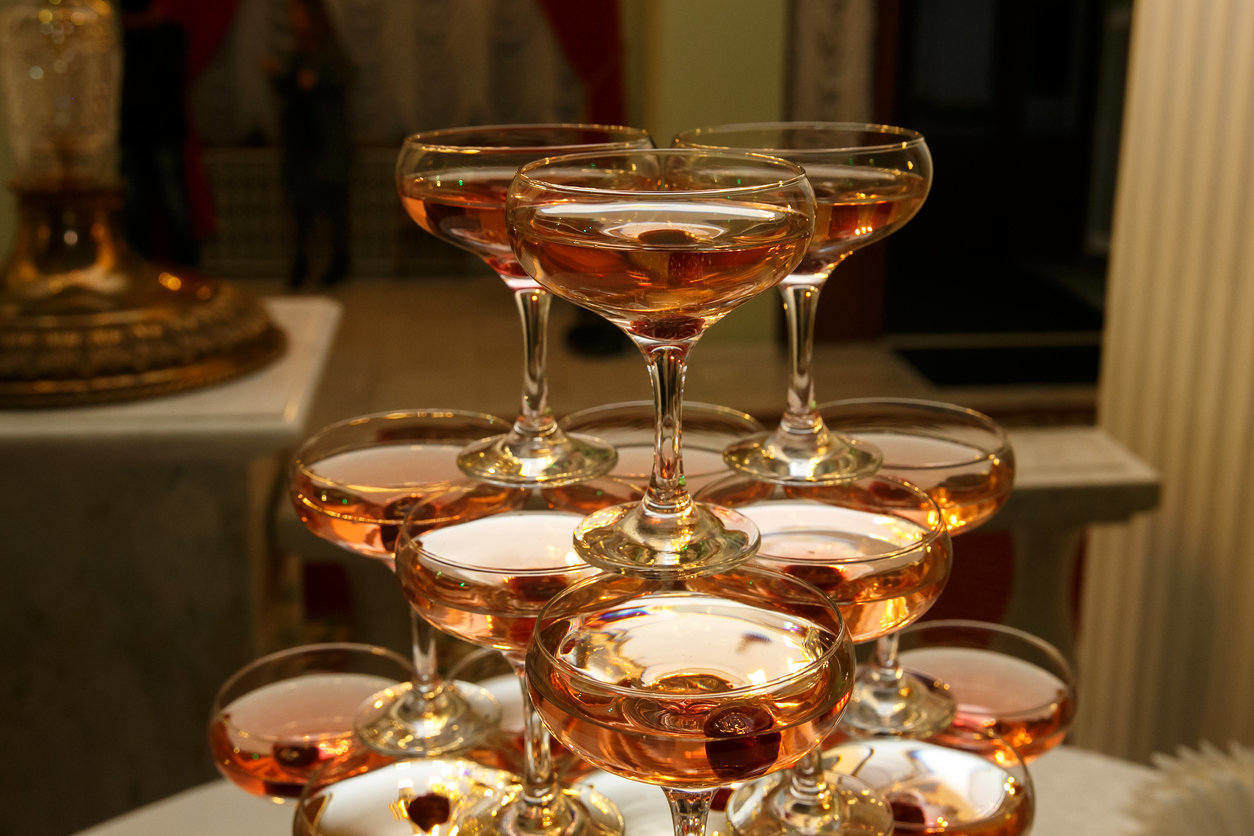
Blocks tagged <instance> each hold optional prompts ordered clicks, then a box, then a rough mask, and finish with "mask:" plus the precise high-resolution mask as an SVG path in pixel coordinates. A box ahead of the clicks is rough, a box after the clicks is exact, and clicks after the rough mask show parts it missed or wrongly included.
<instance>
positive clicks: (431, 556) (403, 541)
mask: <svg viewBox="0 0 1254 836" xmlns="http://www.w3.org/2000/svg"><path fill="white" fill-rule="evenodd" d="M602 478H603V477H602ZM576 484H578V483H576ZM414 513H416V510H415V511H412V512H410V516H407V517H406V518H405V521H404V522H403V523H401V526H400V530H399V531H397V533H396V549H395V553H396V559H397V561H400V560H402V559H403V558H402V556H403V555H404V554H407V553H409V552H411V551H413V552H417V553H418V555H419V557H418V559H417V565H418V566H424V565H425V564H427V563H434V564H436V565H437V567H439V568H443V569H448V570H452V571H458V572H475V573H476V574H482V575H509V576H511V577H541V576H544V575H557V574H562V572H561V571H560V570H561V569H562V568H563V567H559V566H557V565H556V564H555V565H553V566H548V567H538V568H534V567H533V568H527V569H519V568H507V567H502V566H479V565H476V564H473V563H462V562H457V561H455V560H453V559H450V558H448V557H444V556H442V555H439V554H436V553H435V552H433V551H431V550H429V549H428V548H427V547H426V546H425V545H423V542H422V536H421V535H416V534H414V533H413V532H412V530H411V529H412V528H414V527H415V526H416V525H418V523H419V522H421V523H422V524H424V525H425V523H426V522H427V521H426V520H422V521H414V523H412V524H411V522H410V517H412V516H413V514H414ZM539 514H547V515H561V516H565V517H571V518H572V519H574V520H575V525H578V524H579V521H581V520H583V519H584V517H585V515H584V514H579V513H576V512H574V511H563V510H558V509H555V508H536V509H531V510H528V509H516V510H512V511H502V512H501V513H499V514H489V515H487V516H485V517H478V518H476V519H473V520H466V521H465V522H459V523H456V524H455V525H445V526H441V527H440V528H439V529H438V530H440V531H449V530H452V529H455V528H461V527H462V526H467V525H473V524H474V523H478V522H483V521H485V520H499V519H501V518H502V517H517V516H523V515H526V516H536V515H539ZM429 531H431V529H429V528H424V530H423V531H422V534H427V533H428V532H429ZM571 531H572V533H573V532H574V527H572V528H571ZM574 550H575V547H574V544H573V543H572V544H571V546H570V552H568V553H573V552H574ZM580 562H581V563H582V565H578V564H577V565H573V566H572V565H571V564H569V563H567V564H564V569H565V571H567V572H582V571H584V570H586V569H592V570H593V571H596V572H598V573H599V572H600V571H601V570H599V569H597V568H596V567H595V566H593V565H592V564H591V563H587V562H583V560H582V558H581V560H580Z"/></svg>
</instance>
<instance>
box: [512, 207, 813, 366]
mask: <svg viewBox="0 0 1254 836" xmlns="http://www.w3.org/2000/svg"><path fill="white" fill-rule="evenodd" d="M515 221H516V226H517V229H516V233H517V236H516V245H517V247H518V256H519V260H520V261H521V262H522V265H523V267H524V268H525V269H526V271H527V273H529V274H530V275H532V276H534V277H535V278H536V280H537V281H538V282H539V283H540V284H541V285H543V286H544V287H545V288H547V289H548V290H550V291H552V292H553V293H555V294H557V295H559V296H561V297H563V298H565V299H568V300H570V301H572V302H574V303H576V304H578V305H583V306H584V307H587V308H591V309H592V310H594V311H596V312H597V313H599V314H601V315H602V316H605V317H607V318H609V319H610V320H612V321H614V322H615V323H617V324H619V325H620V326H621V327H623V328H625V329H626V330H628V331H629V332H630V333H632V334H636V335H639V336H642V337H645V338H649V339H656V340H662V341H667V340H682V339H691V338H694V337H696V336H698V335H699V334H700V333H701V332H702V331H703V330H704V329H705V327H706V326H708V325H710V324H712V323H714V322H717V321H718V320H719V319H721V318H722V317H723V316H724V315H726V314H727V313H728V312H729V311H731V310H732V309H733V308H735V307H736V306H737V305H739V304H741V303H742V302H744V301H746V300H747V299H749V298H750V297H752V296H755V295H756V294H758V293H761V292H762V291H764V290H767V289H768V288H770V287H773V286H774V285H776V284H778V283H779V281H780V280H781V279H782V278H783V277H784V276H785V275H787V274H788V272H789V271H790V270H791V269H792V268H793V267H794V266H796V264H797V262H798V261H800V259H801V257H802V255H804V253H805V248H806V244H807V242H808V241H809V237H810V232H811V227H810V218H809V217H808V216H807V215H805V214H803V213H801V212H797V211H795V210H793V209H789V208H785V207H780V206H773V205H769V204H753V203H735V202H731V201H713V200H711V201H704V202H702V201H699V200H696V199H694V200H693V201H691V202H682V201H678V200H666V201H661V200H650V198H649V196H648V195H647V194H643V193H642V194H641V195H640V196H639V197H637V198H633V199H630V200H628V199H626V198H624V199H623V200H619V201H612V202H595V201H588V202H586V203H580V202H578V201H565V202H561V203H556V202H555V203H550V204H541V205H538V206H533V207H528V208H527V209H525V210H524V211H520V212H519V213H518V214H517V215H516V216H515Z"/></svg>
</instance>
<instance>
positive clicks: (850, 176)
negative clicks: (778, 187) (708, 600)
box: [673, 122, 932, 483]
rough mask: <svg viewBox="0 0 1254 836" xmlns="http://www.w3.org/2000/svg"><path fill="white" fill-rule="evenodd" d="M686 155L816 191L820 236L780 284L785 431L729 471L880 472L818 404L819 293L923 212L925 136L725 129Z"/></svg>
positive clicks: (800, 478)
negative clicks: (805, 182)
mask: <svg viewBox="0 0 1254 836" xmlns="http://www.w3.org/2000/svg"><path fill="white" fill-rule="evenodd" d="M673 145H674V146H675V147H677V148H706V149H717V148H735V149H742V150H747V151H756V152H759V153H763V154H770V155H772V156H776V157H782V158H784V159H787V160H791V161H792V162H795V163H797V164H798V165H801V166H803V167H804V168H805V171H806V176H807V177H809V179H810V184H811V185H812V186H813V187H814V202H815V216H814V236H813V238H811V239H810V247H809V249H808V251H807V252H806V256H805V258H804V259H802V261H801V263H800V264H798V265H797V267H796V268H795V269H794V270H793V271H792V272H791V273H790V274H789V276H788V277H787V278H786V279H784V281H783V282H782V283H781V284H780V294H781V295H782V296H783V301H784V314H785V317H786V319H787V323H788V342H789V359H790V368H789V380H788V400H787V404H786V408H785V411H784V415H783V418H782V419H781V420H780V424H779V426H778V427H777V428H776V429H775V430H774V431H772V432H769V433H761V434H759V435H756V436H753V437H750V438H746V439H743V440H741V441H738V442H737V443H735V444H733V445H731V446H729V447H728V448H727V450H726V453H725V455H726V458H727V463H728V464H729V465H731V466H732V467H734V468H736V469H737V470H741V471H743V472H745V473H748V474H751V475H754V476H757V477H759V478H763V479H770V480H774V481H784V482H792V483H808V482H809V483H812V482H824V483H831V482H841V481H846V480H849V479H854V478H857V477H859V476H866V475H869V474H870V473H872V472H874V471H875V469H876V467H877V465H878V464H879V453H878V451H877V450H875V448H874V447H872V446H870V445H867V444H864V443H861V442H859V441H857V440H856V439H851V438H848V437H845V436H842V435H840V434H839V433H838V432H834V431H832V429H831V428H830V427H828V426H825V425H824V423H823V418H822V416H820V415H819V414H818V411H817V409H816V406H815V404H816V401H815V398H814V373H813V364H814V322H815V313H816V311H817V310H818V302H819V292H820V291H821V290H822V289H823V285H824V284H825V283H826V282H827V279H828V277H829V276H830V275H831V274H832V271H833V270H834V269H835V268H836V266H837V265H839V264H840V263H841V262H842V261H844V260H845V259H846V258H847V257H848V256H849V255H850V254H852V253H853V252H855V251H857V250H858V249H860V248H862V247H865V246H867V245H868V244H871V243H873V242H875V241H879V240H881V239H883V238H885V237H887V236H888V235H891V234H892V233H893V232H895V231H896V230H898V229H900V228H901V226H902V225H904V224H905V223H906V222H907V221H908V220H910V219H911V218H912V217H914V215H915V213H916V212H918V211H919V207H921V206H922V205H923V201H924V199H925V198H926V197H927V193H928V190H929V188H930V187H931V183H932V159H931V155H930V154H929V152H928V148H927V143H926V142H925V141H924V139H923V136H922V135H921V134H919V133H917V132H915V131H911V130H907V129H905V128H896V127H892V126H889V125H870V124H861V123H846V122H775V123H761V124H742V125H721V126H718V127H711V128H697V129H694V130H689V131H684V132H683V133H680V134H679V135H678V136H676V137H675V139H674V142H673Z"/></svg>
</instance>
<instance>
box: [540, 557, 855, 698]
mask: <svg viewBox="0 0 1254 836" xmlns="http://www.w3.org/2000/svg"><path fill="white" fill-rule="evenodd" d="M738 573H756V574H763V575H767V576H769V577H772V578H775V579H777V580H781V581H784V582H785V583H788V584H793V585H795V586H800V587H801V588H803V589H804V590H806V591H807V592H809V593H811V594H812V595H814V596H815V598H816V602H817V603H819V604H820V605H821V606H823V607H826V608H827V609H828V611H830V612H831V614H832V615H834V616H835V621H836V624H837V626H838V627H839V628H840V629H839V630H838V631H837V633H836V640H835V641H834V642H832V646H831V647H829V648H828V649H827V650H825V651H824V652H823V654H822V655H820V656H819V657H818V658H816V659H813V660H811V662H810V663H809V664H807V665H806V666H805V667H803V668H801V669H800V670H796V671H793V672H791V673H789V674H787V675H785V676H778V677H775V678H774V679H769V680H767V681H766V682H761V683H754V684H752V685H741V686H738V687H736V688H730V689H728V690H726V691H720V692H718V694H717V698H718V699H719V700H723V699H725V698H737V697H743V696H746V695H750V694H755V693H761V692H764V691H767V690H774V689H775V688H779V687H782V686H784V685H788V684H791V683H793V682H796V681H798V680H800V679H802V678H804V677H806V676H809V675H810V674H813V673H814V672H816V671H818V670H819V669H820V668H822V667H823V666H824V665H825V664H827V663H828V662H830V661H831V659H832V658H833V657H835V656H837V655H838V654H839V653H840V652H841V648H842V647H843V645H844V641H842V640H847V641H848V642H849V643H850V644H851V645H852V642H853V638H852V637H851V636H850V635H849V627H848V625H846V624H845V617H844V616H843V615H841V614H840V608H839V607H837V606H836V603H835V602H834V601H832V600H831V598H829V597H828V596H827V595H824V594H823V591H822V590H820V589H819V588H818V587H816V586H814V585H813V584H811V583H808V582H807V581H803V580H801V579H800V578H795V577H793V576H792V575H788V574H785V573H783V572H777V571H775V570H774V569H768V568H765V567H762V566H754V565H751V564H744V563H742V564H740V565H739V566H736V567H734V568H732V569H729V570H727V571H724V572H715V573H714V574H713V575H697V576H695V577H693V578H688V580H697V579H699V578H709V577H717V576H719V575H732V574H738ZM620 577H621V578H631V577H634V578H636V579H637V580H639V581H642V582H644V583H648V584H652V585H654V586H656V587H657V588H659V589H661V588H663V586H662V584H663V583H666V580H665V579H661V580H660V581H659V579H652V578H644V577H640V576H635V575H627V574H619V573H617V572H601V573H598V574H597V575H594V576H593V577H590V578H584V579H582V580H580V581H578V582H577V583H574V584H571V585H570V586H568V587H566V588H565V589H563V590H562V591H561V592H559V593H557V594H556V595H554V596H553V597H552V598H550V599H549V600H548V602H547V603H545V605H544V607H543V608H542V609H541V610H540V612H539V614H538V615H537V616H536V620H535V626H534V627H532V630H531V640H530V641H529V642H528V646H529V647H533V648H535V649H536V651H537V652H538V653H541V654H543V656H544V657H545V659H547V660H548V661H549V663H550V664H551V665H552V667H553V669H554V670H561V671H563V672H565V673H566V675H567V676H568V677H571V678H575V679H578V680H580V681H583V682H590V683H593V684H594V685H596V686H597V688H600V689H604V690H606V691H609V692H610V693H614V694H621V695H623V696H628V697H632V696H635V697H638V696H639V695H640V690H639V689H636V688H627V687H625V686H622V685H615V684H613V683H611V682H602V681H601V680H599V679H593V678H592V677H590V676H586V675H585V674H584V673H583V672H582V671H580V670H579V669H578V668H575V667H573V666H571V665H569V664H567V663H566V662H564V661H562V660H561V659H559V658H557V656H555V655H554V654H553V653H552V652H551V651H550V650H549V649H548V648H547V647H545V646H544V643H543V642H541V641H538V640H537V637H538V636H539V633H540V625H541V624H543V623H544V622H546V621H549V620H552V619H554V618H555V616H553V615H552V613H551V610H552V609H553V608H554V606H555V605H556V604H558V603H559V602H560V601H561V600H562V599H563V598H566V597H567V596H569V595H573V594H574V593H575V592H578V591H581V590H583V589H585V588H587V587H589V586H591V585H592V584H594V583H597V582H603V581H605V580H606V579H607V578H609V579H613V578H620ZM709 597H716V596H713V595H711V596H709ZM724 600H726V599H724ZM659 696H664V695H662V694H659ZM581 719H583V718H581Z"/></svg>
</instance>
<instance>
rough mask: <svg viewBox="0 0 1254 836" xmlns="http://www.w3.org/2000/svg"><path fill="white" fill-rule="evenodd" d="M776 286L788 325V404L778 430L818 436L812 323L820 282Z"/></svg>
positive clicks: (820, 427) (816, 306) (821, 421)
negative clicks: (782, 300) (782, 302)
mask: <svg viewBox="0 0 1254 836" xmlns="http://www.w3.org/2000/svg"><path fill="white" fill-rule="evenodd" d="M826 278H827V276H826V275H824V276H822V277H821V278H818V277H816V281H814V282H809V283H804V284H803V283H798V284H791V283H785V284H783V285H780V288H779V292H780V295H781V296H782V297H783V298H784V319H785V321H786V323H787V326H788V403H787V405H786V407H785V409H784V415H783V418H781V419H780V428H781V429H782V430H784V431H785V432H788V433H792V434H796V435H818V434H819V433H821V432H822V431H823V419H822V418H820V417H819V413H818V410H817V409H816V407H817V403H816V402H815V399H814V322H815V316H816V314H817V313H818V309H819V291H821V290H822V289H823V280H825V279H826Z"/></svg>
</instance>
